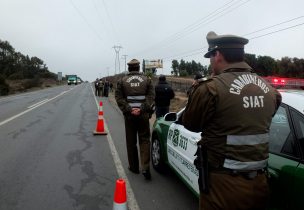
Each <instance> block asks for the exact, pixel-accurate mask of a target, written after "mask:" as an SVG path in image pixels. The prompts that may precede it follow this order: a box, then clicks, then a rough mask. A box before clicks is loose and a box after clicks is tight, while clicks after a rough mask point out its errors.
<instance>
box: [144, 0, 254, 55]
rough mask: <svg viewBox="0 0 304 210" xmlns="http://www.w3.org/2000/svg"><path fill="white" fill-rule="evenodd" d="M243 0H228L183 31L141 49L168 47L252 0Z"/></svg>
mask: <svg viewBox="0 0 304 210" xmlns="http://www.w3.org/2000/svg"><path fill="white" fill-rule="evenodd" d="M241 1H242V0H238V1H237V2H233V1H230V2H228V3H226V4H224V5H223V6H221V7H219V8H218V9H216V10H214V11H212V12H211V13H209V14H208V15H207V16H205V17H203V18H201V19H200V20H198V21H196V22H195V23H193V24H191V25H189V26H187V27H185V28H184V29H183V30H182V31H180V32H177V33H175V34H173V35H172V36H169V37H168V38H166V39H164V40H163V41H161V42H159V43H157V44H155V45H154V46H152V47H150V48H148V49H147V50H143V51H141V52H146V51H148V50H151V49H155V48H157V47H158V46H160V45H161V46H160V47H162V48H164V47H167V46H168V44H169V45H170V44H172V43H173V42H175V41H177V40H179V39H181V38H183V37H185V36H188V35H189V34H191V33H192V32H194V31H197V30H198V29H200V28H201V25H203V24H204V25H207V24H209V23H211V22H214V21H215V20H217V19H219V18H221V17H223V16H224V15H226V14H228V13H230V12H232V11H233V10H235V9H237V8H239V7H240V6H242V5H244V4H246V3H248V2H249V1H251V0H247V1H245V2H241ZM232 2H233V3H232ZM230 3H232V4H231V5H229V4H230ZM239 3H241V4H239ZM231 7H233V8H232V9H230V8H231ZM228 9H230V10H228ZM227 10H228V11H227ZM226 11H227V12H226ZM223 12H226V13H224V14H222V15H220V14H221V13H223ZM219 15H220V16H219ZM212 18H213V19H212ZM204 25H203V26H204ZM163 43H164V44H163Z"/></svg>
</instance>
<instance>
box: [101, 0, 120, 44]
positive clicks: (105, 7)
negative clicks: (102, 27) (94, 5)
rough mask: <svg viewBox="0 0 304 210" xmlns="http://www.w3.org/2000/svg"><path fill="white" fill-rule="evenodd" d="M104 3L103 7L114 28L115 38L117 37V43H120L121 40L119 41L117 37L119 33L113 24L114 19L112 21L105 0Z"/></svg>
mask: <svg viewBox="0 0 304 210" xmlns="http://www.w3.org/2000/svg"><path fill="white" fill-rule="evenodd" d="M102 3H103V6H104V9H105V11H106V14H107V16H108V18H109V21H110V24H111V26H112V30H113V33H114V36H115V37H116V39H117V41H119V40H118V35H117V34H118V33H117V32H116V30H115V27H114V24H113V22H112V19H111V16H110V13H109V11H108V8H107V5H106V3H105V1H104V0H102Z"/></svg>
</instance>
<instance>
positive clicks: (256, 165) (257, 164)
mask: <svg viewBox="0 0 304 210" xmlns="http://www.w3.org/2000/svg"><path fill="white" fill-rule="evenodd" d="M267 161H268V159H266V160H261V161H252V162H240V161H237V160H229V159H225V162H224V168H229V169H235V170H259V169H263V168H265V167H266V165H267Z"/></svg>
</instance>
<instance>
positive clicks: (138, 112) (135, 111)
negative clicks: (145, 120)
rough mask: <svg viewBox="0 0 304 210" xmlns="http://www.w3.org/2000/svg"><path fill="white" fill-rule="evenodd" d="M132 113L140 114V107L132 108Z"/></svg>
mask: <svg viewBox="0 0 304 210" xmlns="http://www.w3.org/2000/svg"><path fill="white" fill-rule="evenodd" d="M131 114H133V115H136V116H137V115H140V109H139V108H132V111H131Z"/></svg>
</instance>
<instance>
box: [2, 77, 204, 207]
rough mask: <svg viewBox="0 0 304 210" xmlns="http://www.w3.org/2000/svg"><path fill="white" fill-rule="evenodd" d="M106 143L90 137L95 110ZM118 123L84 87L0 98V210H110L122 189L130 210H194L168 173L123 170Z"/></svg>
mask: <svg viewBox="0 0 304 210" xmlns="http://www.w3.org/2000/svg"><path fill="white" fill-rule="evenodd" d="M100 100H101V101H102V102H103V111H104V117H105V123H106V128H107V129H108V135H106V136H94V135H93V130H94V129H95V127H96V122H97V111H98V102H99V101H100ZM124 136H125V131H124V121H123V116H122V114H121V113H120V111H119V110H118V108H117V107H116V106H115V105H114V104H113V103H110V102H109V99H108V98H101V97H98V98H96V97H95V96H94V95H93V90H92V87H91V85H90V84H89V83H84V84H81V85H78V86H61V87H56V88H49V89H45V90H41V91H35V92H31V93H26V94H21V95H15V96H10V97H1V98H0V210H19V209H20V210H21V209H22V210H36V209H37V210H42V209H43V210H97V209H102V210H108V209H109V210H111V209H112V208H113V196H114V189H115V182H116V180H117V179H118V178H120V177H122V178H124V179H125V180H126V182H127V191H128V205H129V208H130V209H132V210H137V209H140V210H152V209H153V210H155V209H159V210H171V209H172V210H188V209H189V210H193V209H198V199H197V198H196V197H195V196H194V195H193V194H192V193H191V192H190V191H189V190H188V189H187V188H186V186H185V185H184V184H183V183H182V182H181V181H180V180H179V179H178V178H177V176H176V175H175V174H173V173H172V172H171V171H170V170H168V171H167V173H165V174H158V173H157V172H155V171H154V170H153V169H152V171H151V172H152V180H151V181H146V180H144V177H143V176H142V175H141V174H139V175H136V174H132V173H130V172H129V171H128V170H127V166H128V163H127V155H126V147H125V137H124Z"/></svg>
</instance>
